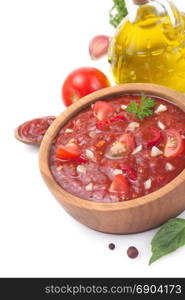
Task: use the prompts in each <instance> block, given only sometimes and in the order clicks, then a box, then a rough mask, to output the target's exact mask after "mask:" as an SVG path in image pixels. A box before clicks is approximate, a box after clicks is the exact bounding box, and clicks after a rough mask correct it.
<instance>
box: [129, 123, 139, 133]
mask: <svg viewBox="0 0 185 300" xmlns="http://www.w3.org/2000/svg"><path fill="white" fill-rule="evenodd" d="M139 127H140V124H139V123H138V122H131V123H130V124H129V125H128V127H127V130H128V131H134V130H135V129H136V128H139Z"/></svg>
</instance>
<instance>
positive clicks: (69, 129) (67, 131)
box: [65, 128, 73, 133]
mask: <svg viewBox="0 0 185 300" xmlns="http://www.w3.org/2000/svg"><path fill="white" fill-rule="evenodd" d="M65 132H66V133H71V132H73V129H71V128H67V129H66V130H65Z"/></svg>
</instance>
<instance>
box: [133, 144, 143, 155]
mask: <svg viewBox="0 0 185 300" xmlns="http://www.w3.org/2000/svg"><path fill="white" fill-rule="evenodd" d="M141 150H143V146H142V145H139V146H137V147H136V149H135V150H134V151H133V152H132V154H136V153H138V152H140V151H141Z"/></svg>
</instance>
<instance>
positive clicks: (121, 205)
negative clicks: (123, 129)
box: [39, 83, 185, 211]
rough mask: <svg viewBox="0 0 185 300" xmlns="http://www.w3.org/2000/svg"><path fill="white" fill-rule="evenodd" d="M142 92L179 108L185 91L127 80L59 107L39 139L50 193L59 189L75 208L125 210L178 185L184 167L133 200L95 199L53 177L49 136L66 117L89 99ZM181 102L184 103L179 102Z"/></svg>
mask: <svg viewBox="0 0 185 300" xmlns="http://www.w3.org/2000/svg"><path fill="white" fill-rule="evenodd" d="M138 93H145V94H148V95H150V96H157V97H161V98H164V99H165V100H167V101H170V102H172V103H173V104H176V105H177V106H179V107H180V108H181V109H182V110H185V95H183V94H182V93H180V92H177V91H175V90H172V89H170V88H167V87H164V86H160V85H155V84H148V83H128V84H124V85H116V86H112V87H108V88H105V89H102V90H99V91H96V92H94V93H91V94H89V95H87V96H85V97H83V98H81V99H80V100H79V101H78V102H76V103H74V104H72V105H71V106H69V107H68V108H67V109H66V110H65V111H63V112H62V113H61V114H60V115H59V116H58V117H57V118H56V120H55V121H54V122H53V123H52V124H51V126H50V127H49V129H48V130H47V132H46V134H45V135H44V138H43V140H42V143H41V146H40V150H39V168H40V172H41V174H42V177H43V179H44V181H45V182H46V184H47V185H48V187H49V189H50V190H52V192H53V194H56V192H57V194H58V193H60V194H61V197H60V198H61V200H62V202H66V203H67V204H69V205H74V206H76V207H79V208H84V209H88V210H89V209H90V210H95V211H117V210H128V209H131V208H136V207H142V206H144V205H148V204H149V203H152V202H154V201H156V200H157V199H158V198H161V197H163V196H164V195H167V194H168V193H170V192H171V191H172V190H174V189H175V188H176V187H177V186H179V185H181V184H182V183H183V182H184V181H185V169H184V170H183V171H182V172H181V173H180V174H179V175H178V176H177V177H175V178H174V179H173V180H172V181H170V182H169V183H168V184H166V185H165V186H163V187H162V188H160V189H158V190H156V191H154V192H152V193H149V194H148V195H145V196H142V197H138V198H135V199H133V200H128V201H122V202H111V203H107V202H106V203H104V202H95V201H90V200H86V199H83V198H80V197H77V196H75V195H73V194H71V193H69V192H67V191H65V190H64V189H63V188H62V187H61V186H60V185H59V184H58V183H57V182H56V180H55V178H54V176H53V175H52V173H51V171H50V167H49V153H50V148H51V144H52V141H53V139H54V138H55V137H56V135H57V134H58V132H59V130H60V129H61V128H62V127H63V126H64V125H65V124H66V122H68V120H69V119H70V118H71V117H73V116H75V115H77V114H78V113H79V112H80V111H81V110H82V109H84V108H86V107H88V106H89V105H91V104H92V103H94V102H95V101H98V100H106V98H108V99H107V100H111V99H113V98H114V97H119V96H121V95H124V94H125V95H128V94H138ZM183 102H184V103H183Z"/></svg>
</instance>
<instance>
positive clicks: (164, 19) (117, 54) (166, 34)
mask: <svg viewBox="0 0 185 300" xmlns="http://www.w3.org/2000/svg"><path fill="white" fill-rule="evenodd" d="M126 3H127V8H128V12H129V14H128V16H127V17H126V18H125V19H124V20H123V22H122V23H121V24H120V25H119V27H118V29H117V32H116V35H115V37H114V38H113V39H112V42H111V46H110V49H109V62H110V64H111V70H112V73H113V77H114V80H115V82H116V83H117V84H121V83H135V82H146V83H155V84H160V85H164V86H167V87H171V88H174V89H176V90H178V91H181V92H185V17H184V15H183V14H182V13H181V12H180V11H179V10H178V9H177V8H176V6H175V5H174V3H173V2H172V1H168V0H126Z"/></svg>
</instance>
